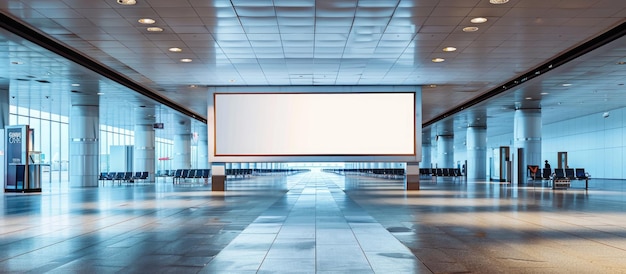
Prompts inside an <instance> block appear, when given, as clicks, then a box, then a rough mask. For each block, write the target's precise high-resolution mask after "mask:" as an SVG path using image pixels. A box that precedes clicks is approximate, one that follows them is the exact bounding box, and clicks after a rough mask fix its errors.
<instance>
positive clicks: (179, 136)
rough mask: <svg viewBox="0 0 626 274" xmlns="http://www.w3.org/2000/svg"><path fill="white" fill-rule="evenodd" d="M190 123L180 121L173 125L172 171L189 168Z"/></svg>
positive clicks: (186, 120)
mask: <svg viewBox="0 0 626 274" xmlns="http://www.w3.org/2000/svg"><path fill="white" fill-rule="evenodd" d="M191 136H192V134H191V123H190V121H189V120H188V119H185V120H180V121H178V122H177V123H176V125H175V133H174V163H173V164H174V165H173V167H172V168H173V169H190V168H191Z"/></svg>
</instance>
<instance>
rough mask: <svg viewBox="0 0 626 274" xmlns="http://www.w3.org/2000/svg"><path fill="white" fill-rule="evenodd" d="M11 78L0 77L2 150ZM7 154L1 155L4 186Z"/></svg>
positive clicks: (0, 176) (0, 178) (0, 168)
mask: <svg viewBox="0 0 626 274" xmlns="http://www.w3.org/2000/svg"><path fill="white" fill-rule="evenodd" d="M9 98H10V95H9V79H7V78H3V79H0V140H1V141H0V150H1V151H4V150H5V147H4V143H5V142H6V141H5V137H4V128H5V127H7V126H8V125H9ZM5 158H6V156H0V185H1V186H2V187H4V186H5V185H6V180H7V179H6V175H7V170H6V165H7V164H6V162H5V160H4V159H5Z"/></svg>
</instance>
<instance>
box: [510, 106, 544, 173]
mask: <svg viewBox="0 0 626 274" xmlns="http://www.w3.org/2000/svg"><path fill="white" fill-rule="evenodd" d="M513 137H514V138H515V139H514V146H515V151H519V149H520V148H521V151H523V155H521V156H522V157H519V155H518V156H516V157H515V158H519V159H520V161H518V162H517V163H515V164H516V168H514V169H513V171H514V172H515V175H514V178H516V179H517V180H516V181H517V182H520V183H523V182H526V181H527V177H528V176H527V175H526V166H527V165H538V166H541V109H516V110H515V116H514V120H513Z"/></svg>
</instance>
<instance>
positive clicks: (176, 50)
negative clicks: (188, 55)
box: [168, 48, 183, 52]
mask: <svg viewBox="0 0 626 274" xmlns="http://www.w3.org/2000/svg"><path fill="white" fill-rule="evenodd" d="M168 50H169V51H171V52H181V51H183V49H181V48H169V49H168Z"/></svg>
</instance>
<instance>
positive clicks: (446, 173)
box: [420, 168, 463, 177]
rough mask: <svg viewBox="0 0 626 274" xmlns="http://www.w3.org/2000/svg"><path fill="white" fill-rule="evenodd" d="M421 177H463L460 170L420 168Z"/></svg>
mask: <svg viewBox="0 0 626 274" xmlns="http://www.w3.org/2000/svg"><path fill="white" fill-rule="evenodd" d="M420 175H423V176H437V177H459V176H463V174H462V173H461V170H460V169H458V168H420Z"/></svg>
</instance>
